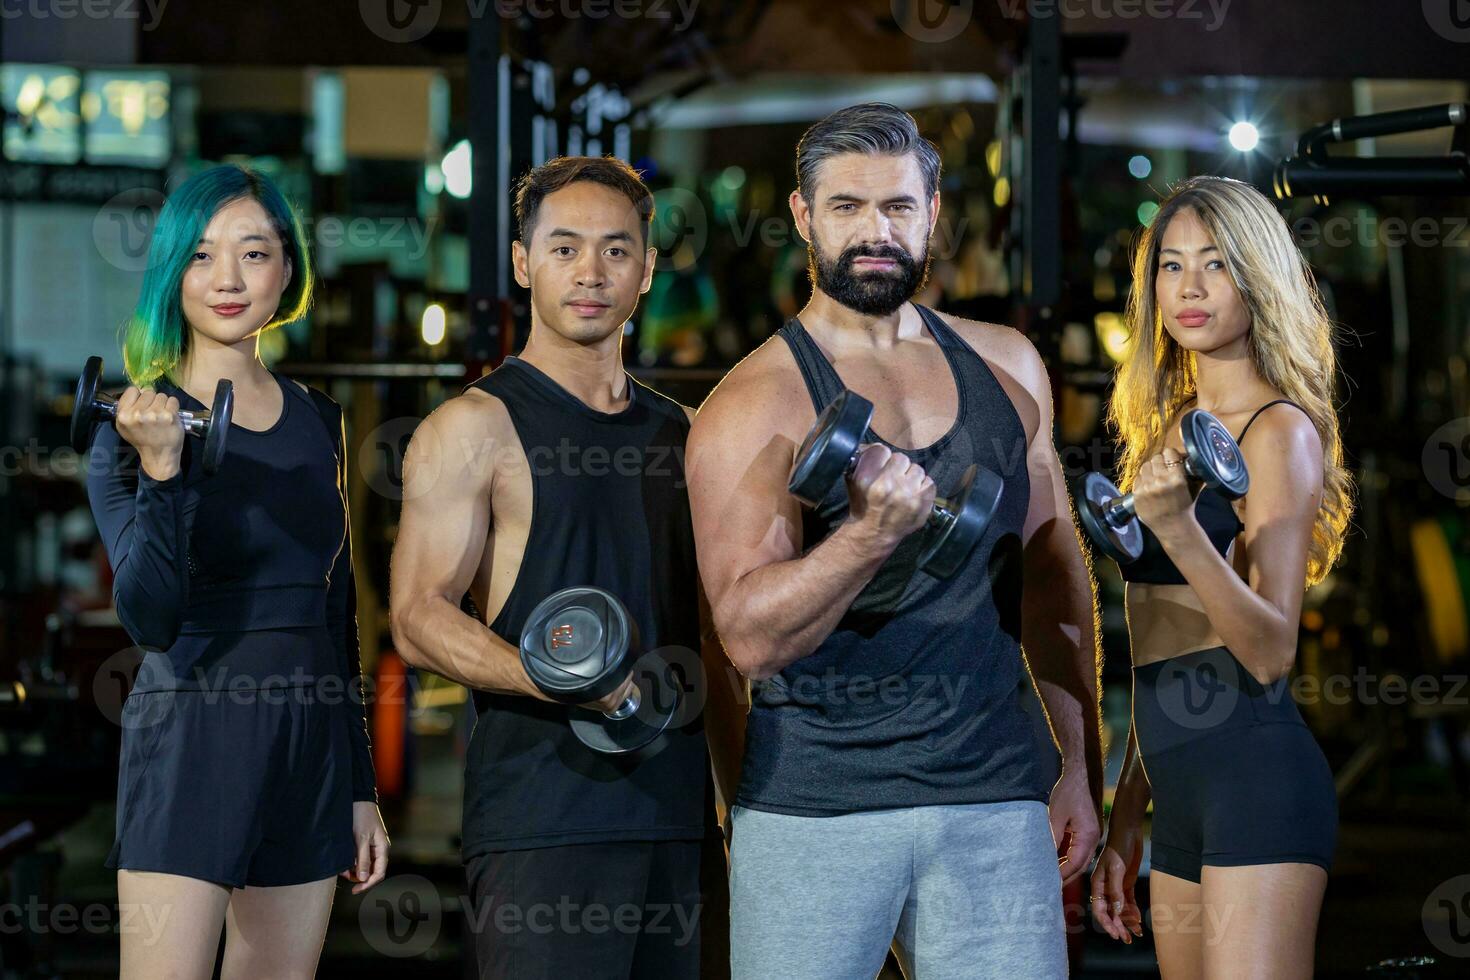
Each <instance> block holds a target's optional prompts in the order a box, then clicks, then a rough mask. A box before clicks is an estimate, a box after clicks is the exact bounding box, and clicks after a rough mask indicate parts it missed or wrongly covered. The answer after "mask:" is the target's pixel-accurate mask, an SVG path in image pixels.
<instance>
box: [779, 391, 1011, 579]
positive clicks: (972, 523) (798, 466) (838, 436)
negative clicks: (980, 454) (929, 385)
mask: <svg viewBox="0 0 1470 980" xmlns="http://www.w3.org/2000/svg"><path fill="white" fill-rule="evenodd" d="M872 420H873V403H872V402H870V401H868V400H867V399H866V398H864V397H863V396H862V395H859V394H858V393H857V392H855V391H852V390H844V391H843V392H842V393H841V394H839V395H838V396H837V397H836V398H834V399H832V401H831V402H830V403H829V404H828V405H827V407H826V408H824V409H822V412H821V414H820V415H818V416H817V420H816V422H815V423H814V424H813V425H812V427H811V429H810V430H808V431H807V434H806V438H805V439H803V440H802V443H801V447H800V448H799V449H797V451H796V455H795V457H794V458H793V461H792V466H791V475H790V477H789V478H788V480H787V483H786V489H787V490H789V491H790V492H791V493H792V495H794V496H795V497H796V498H797V499H798V500H800V501H801V502H802V503H804V504H806V505H807V506H809V507H815V506H817V504H818V503H820V502H821V500H822V498H823V497H825V496H826V495H827V492H828V491H829V490H831V489H832V487H833V485H834V484H836V483H837V482H838V481H841V480H844V479H846V478H847V477H849V476H851V475H852V472H853V470H854V469H856V468H857V463H858V457H859V456H860V455H861V447H862V438H863V435H864V434H865V433H866V432H867V431H868V426H869V424H870V423H871V422H872ZM1003 488H1004V484H1003V483H1002V481H1001V479H1000V477H999V476H997V475H996V474H995V473H993V472H992V471H990V470H988V469H986V468H984V467H982V466H979V465H975V464H972V465H971V466H970V467H969V468H968V469H966V470H965V474H964V476H963V477H961V479H960V485H959V487H958V489H956V491H955V492H954V493H953V494H952V495H950V496H949V497H947V498H946V497H936V498H935V500H934V506H933V508H932V509H931V510H930V512H929V517H928V520H927V522H926V523H925V527H924V535H925V537H924V547H923V551H922V552H921V553H920V555H919V567H920V568H922V569H923V570H924V571H925V572H928V573H929V574H930V575H933V576H935V577H936V578H948V577H949V576H951V575H953V574H954V573H955V571H956V570H957V569H958V568H959V566H960V565H961V564H962V563H963V562H964V560H965V558H967V557H968V556H969V554H970V552H971V551H973V550H974V548H975V545H976V544H977V543H978V542H979V541H980V538H981V537H983V536H984V534H985V528H986V526H987V525H988V524H989V523H990V518H991V516H992V515H993V514H994V513H995V508H996V506H997V504H998V503H999V502H1000V495H1001V490H1002V489H1003Z"/></svg>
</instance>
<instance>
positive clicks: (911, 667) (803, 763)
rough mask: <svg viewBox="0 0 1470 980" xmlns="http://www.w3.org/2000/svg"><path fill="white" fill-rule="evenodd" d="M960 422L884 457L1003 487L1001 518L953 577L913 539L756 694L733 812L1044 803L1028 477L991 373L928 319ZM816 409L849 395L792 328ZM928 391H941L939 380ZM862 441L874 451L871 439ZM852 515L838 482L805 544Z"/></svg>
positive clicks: (940, 483)
mask: <svg viewBox="0 0 1470 980" xmlns="http://www.w3.org/2000/svg"><path fill="white" fill-rule="evenodd" d="M917 309H918V311H919V313H920V315H921V316H922V317H923V320H924V323H925V324H926V325H927V326H928V328H929V331H930V332H931V333H932V334H933V335H934V339H935V340H936V341H937V342H938V343H939V345H940V347H941V349H942V350H943V352H944V356H945V359H946V360H947V362H948V364H949V368H950V374H951V375H952V377H953V379H954V383H955V385H956V386H957V387H958V390H959V413H958V417H957V418H956V420H955V423H954V425H953V427H951V429H950V430H949V431H948V432H947V433H945V434H944V435H943V436H941V437H940V438H939V440H938V441H937V442H934V443H933V444H931V445H929V446H925V447H923V448H920V449H915V450H909V449H902V448H901V447H892V448H895V449H898V450H899V451H902V452H903V453H904V454H905V455H907V456H908V457H909V458H911V459H913V460H914V461H915V462H917V463H919V465H921V466H923V467H924V469H925V470H926V471H927V472H928V473H929V475H930V476H931V477H933V479H934V482H935V485H936V486H937V487H938V489H939V493H940V495H941V496H943V495H945V494H948V493H951V492H952V491H953V490H954V489H955V488H956V487H957V486H958V485H959V481H960V478H961V476H962V475H963V473H964V471H965V469H966V467H968V466H969V465H970V464H971V463H978V464H980V465H981V466H984V467H988V468H989V469H991V470H993V471H994V472H995V473H997V474H999V475H1000V476H1001V478H1002V479H1003V481H1004V483H1005V489H1004V491H1003V492H1002V494H1001V499H1000V503H999V505H998V508H997V511H996V513H995V515H994V517H993V519H992V520H991V522H990V524H989V526H988V527H987V528H986V530H985V534H984V536H983V537H982V538H981V540H980V542H979V544H977V545H976V547H975V550H974V551H973V552H971V554H970V557H969V558H968V559H967V560H966V561H965V563H964V564H963V565H961V567H960V569H959V570H958V571H957V572H956V573H955V574H954V576H953V577H951V578H949V579H944V580H940V579H936V578H933V577H931V576H930V575H928V574H926V573H925V572H922V571H920V570H919V567H918V559H919V552H920V550H921V547H922V532H921V533H919V534H914V535H911V536H910V537H909V538H907V539H906V540H905V541H904V542H903V543H902V544H901V545H900V546H899V547H898V548H897V549H896V550H895V551H894V552H893V554H892V555H891V556H890V557H889V559H888V561H887V562H885V563H884V564H883V566H882V567H881V568H880V569H879V571H878V573H877V574H876V575H875V576H874V577H873V580H872V581H871V582H869V583H868V585H867V587H866V588H864V589H863V591H862V592H861V593H859V594H858V596H857V598H856V600H855V601H854V602H853V604H852V607H851V608H850V609H849V610H848V611H847V613H846V614H845V615H844V616H843V617H842V619H841V620H840V621H839V622H838V624H837V627H836V628H835V629H834V630H833V631H832V634H831V635H830V636H828V637H827V639H826V640H824V641H823V642H822V643H821V645H820V646H818V647H817V649H816V650H815V651H813V652H812V653H811V654H810V655H809V656H806V657H803V658H802V659H801V660H798V661H797V662H796V663H794V664H791V665H790V666H789V667H787V668H786V669H785V670H783V671H782V672H781V673H780V674H778V675H776V676H774V677H771V678H769V679H767V680H765V681H762V682H757V683H755V684H754V685H753V691H752V698H751V710H750V717H749V721H748V724H747V729H746V749H745V764H744V769H743V773H742V777H741V783H740V792H739V796H738V802H739V804H740V805H741V806H743V807H747V808H751V809H756V810H768V811H772V812H776V813H787V814H795V815H801V816H832V815H837V814H842V813H851V812H855V811H859V810H876V809H887V808H893V807H910V806H926V805H936V804H957V803H985V802H998V801H1001V800H1041V801H1045V800H1046V799H1047V797H1048V796H1049V794H1050V791H1051V786H1052V784H1053V783H1054V782H1055V781H1056V777H1057V772H1058V759H1057V755H1056V749H1055V746H1054V745H1053V743H1052V742H1051V739H1050V736H1049V734H1048V733H1047V730H1046V727H1045V720H1044V718H1042V717H1041V716H1040V714H1039V710H1038V706H1037V703H1036V699H1035V696H1034V694H1033V692H1032V691H1031V684H1030V680H1029V678H1028V677H1027V675H1026V672H1025V671H1024V669H1023V662H1022V658H1021V643H1020V639H1021V529H1022V525H1023V523H1024V521H1025V519H1026V511H1027V502H1028V498H1029V494H1030V480H1029V478H1028V475H1027V471H1026V433H1025V429H1024V427H1023V426H1022V423H1021V419H1020V416H1019V415H1018V414H1017V413H1016V410H1015V407H1014V406H1013V405H1012V404H1011V400H1010V398H1009V397H1008V396H1007V395H1006V392H1005V390H1004V389H1003V388H1002V387H1001V385H1000V383H999V382H998V381H997V380H996V378H995V375H994V374H993V373H992V372H991V370H990V368H989V366H988V365H987V364H986V363H985V361H984V359H983V358H981V357H980V356H979V355H978V354H976V353H975V351H974V350H973V349H972V348H971V347H970V346H969V345H968V344H966V343H965V342H964V341H963V340H962V339H960V337H959V336H957V335H956V334H955V333H954V331H953V330H951V329H950V327H949V326H948V325H946V324H945V323H944V321H943V320H942V319H940V318H939V317H938V316H937V315H935V314H934V313H933V311H931V310H928V309H926V308H924V307H922V306H920V307H917ZM778 335H779V336H780V337H781V338H782V339H783V340H784V341H786V343H787V344H788V345H789V346H790V348H791V353H792V355H793V356H794V357H795V358H796V363H797V366H798V367H799V368H800V369H801V374H802V377H803V379H804V380H805V382H806V387H807V391H808V393H809V394H810V395H811V399H812V405H813V406H814V408H816V410H817V411H820V410H821V409H822V408H823V407H824V406H825V405H826V404H827V403H828V402H830V401H831V400H832V399H833V398H835V397H836V396H837V394H838V393H839V392H841V391H842V390H843V388H844V385H843V383H842V380H841V379H840V378H839V377H838V376H837V372H836V371H834V370H833V368H832V365H831V364H830V363H828V361H827V359H826V358H825V357H824V356H823V355H822V352H821V351H820V350H819V349H818V348H817V345H816V344H815V343H814V342H813V340H812V338H811V336H810V335H809V334H808V333H807V332H806V329H805V328H804V327H803V326H802V325H801V322H800V321H799V320H797V319H795V318H793V319H791V320H790V321H788V322H787V323H786V324H785V325H784V326H783V327H782V328H781V329H780V331H778ZM935 383H936V384H942V383H944V381H943V379H940V378H936V379H935ZM865 441H873V442H882V441H883V440H882V439H881V438H879V437H878V436H877V435H876V434H875V433H874V432H872V431H871V430H869V432H868V433H867V435H866V436H865ZM846 516H847V489H846V486H845V485H844V484H842V483H839V484H838V485H837V486H836V487H834V488H833V490H832V491H831V492H830V493H829V494H828V495H827V497H826V498H825V499H823V500H822V501H821V503H820V504H819V505H818V506H817V507H816V508H814V509H812V510H803V518H802V535H803V542H804V543H805V545H806V547H808V548H809V547H812V546H813V545H815V544H816V543H817V542H818V541H820V540H821V539H822V538H824V537H826V536H827V534H829V533H830V532H831V531H832V530H833V528H835V527H836V525H838V524H839V523H841V522H842V521H843V520H844V519H845V518H846Z"/></svg>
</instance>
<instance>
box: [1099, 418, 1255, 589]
mask: <svg viewBox="0 0 1470 980" xmlns="http://www.w3.org/2000/svg"><path fill="white" fill-rule="evenodd" d="M1179 427H1180V434H1181V435H1182V436H1183V437H1184V473H1185V476H1187V477H1188V478H1189V481H1190V483H1191V484H1192V485H1193V486H1192V490H1194V491H1196V492H1197V491H1198V490H1199V488H1200V487H1211V488H1213V489H1216V490H1219V491H1220V492H1221V493H1222V494H1224V495H1225V496H1226V497H1227V498H1229V499H1230V500H1238V499H1239V498H1241V497H1244V496H1245V494H1246V491H1247V490H1249V489H1250V485H1251V479H1250V473H1248V472H1247V471H1246V466H1245V457H1244V456H1243V455H1242V454H1241V452H1240V446H1238V445H1236V443H1235V439H1234V437H1233V436H1231V435H1230V430H1228V429H1226V428H1225V426H1224V425H1223V424H1222V423H1221V422H1220V420H1219V419H1217V418H1215V417H1214V416H1213V415H1211V414H1210V413H1209V412H1206V411H1202V410H1201V409H1198V408H1196V409H1191V410H1190V411H1188V412H1185V413H1184V417H1183V418H1182V419H1181V420H1180V422H1179ZM1077 511H1078V515H1079V516H1080V517H1081V518H1082V527H1083V530H1085V531H1086V532H1087V536H1088V537H1090V538H1092V540H1093V543H1095V544H1096V545H1097V546H1098V549H1099V550H1101V551H1102V552H1103V554H1105V555H1107V556H1108V557H1109V558H1111V559H1113V560H1114V561H1116V562H1118V564H1120V565H1124V564H1127V563H1128V562H1131V561H1133V560H1135V559H1136V558H1138V556H1139V555H1141V554H1143V528H1142V526H1141V523H1140V521H1139V520H1138V515H1137V514H1136V513H1135V512H1134V508H1133V494H1131V493H1129V494H1124V493H1122V492H1120V491H1119V490H1118V487H1117V485H1116V484H1114V483H1113V481H1112V480H1109V479H1108V478H1107V477H1105V476H1103V475H1102V474H1101V473H1089V474H1087V476H1086V477H1085V478H1084V479H1083V481H1082V494H1081V499H1080V500H1079V501H1078V506H1077Z"/></svg>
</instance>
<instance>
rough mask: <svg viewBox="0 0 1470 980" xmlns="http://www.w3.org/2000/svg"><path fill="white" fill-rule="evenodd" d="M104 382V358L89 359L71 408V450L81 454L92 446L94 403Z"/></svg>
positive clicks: (79, 379) (79, 380)
mask: <svg viewBox="0 0 1470 980" xmlns="http://www.w3.org/2000/svg"><path fill="white" fill-rule="evenodd" d="M101 380H102V358H100V357H89V358H87V364H86V366H85V367H83V368H82V376H81V377H80V378H78V379H77V392H76V398H75V399H74V400H73V402H72V406H71V448H72V449H74V450H76V451H77V452H79V453H84V452H86V451H87V447H88V446H90V445H91V444H92V423H93V416H92V402H93V401H94V400H95V399H96V398H97V385H98V383H99V382H100V381H101Z"/></svg>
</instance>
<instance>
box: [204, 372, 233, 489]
mask: <svg viewBox="0 0 1470 980" xmlns="http://www.w3.org/2000/svg"><path fill="white" fill-rule="evenodd" d="M234 417H235V386H234V384H233V383H232V382H231V381H230V379H229V378H220V379H219V384H217V385H215V387H214V405H213V407H212V408H211V409H210V410H209V431H208V433H207V434H206V435H205V436H204V461H203V462H204V472H205V473H209V474H213V473H215V472H216V471H218V470H219V468H220V464H221V463H223V462H224V460H225V444H226V443H227V442H228V441H229V440H228V438H227V436H228V435H229V431H230V420H231V419H233V418H234Z"/></svg>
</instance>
